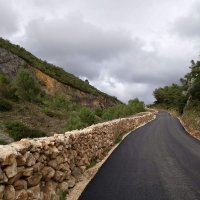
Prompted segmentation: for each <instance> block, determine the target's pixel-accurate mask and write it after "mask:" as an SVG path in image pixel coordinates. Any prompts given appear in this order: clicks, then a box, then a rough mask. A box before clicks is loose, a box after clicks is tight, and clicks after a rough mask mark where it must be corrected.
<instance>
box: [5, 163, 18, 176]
mask: <svg viewBox="0 0 200 200" xmlns="http://www.w3.org/2000/svg"><path fill="white" fill-rule="evenodd" d="M4 171H5V173H6V175H7V177H8V178H11V177H13V176H15V175H16V174H17V162H16V160H14V162H13V163H12V165H9V166H8V167H6V168H5V169H4Z"/></svg>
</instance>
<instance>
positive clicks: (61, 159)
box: [56, 156, 64, 165]
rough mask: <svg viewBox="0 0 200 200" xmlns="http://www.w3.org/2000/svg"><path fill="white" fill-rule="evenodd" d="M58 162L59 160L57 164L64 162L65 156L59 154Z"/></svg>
mask: <svg viewBox="0 0 200 200" xmlns="http://www.w3.org/2000/svg"><path fill="white" fill-rule="evenodd" d="M56 162H57V165H60V164H61V163H63V162H64V158H63V157H62V156H57V157H56Z"/></svg>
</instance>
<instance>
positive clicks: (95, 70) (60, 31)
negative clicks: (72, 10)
mask: <svg viewBox="0 0 200 200" xmlns="http://www.w3.org/2000/svg"><path fill="white" fill-rule="evenodd" d="M39 22H40V23H39ZM26 29H27V32H26V38H28V41H25V42H24V45H26V46H27V47H28V48H29V49H31V50H32V51H33V52H34V53H36V54H37V55H40V56H42V57H43V58H45V59H47V60H50V61H53V62H56V64H58V65H61V66H62V67H64V68H65V69H66V70H69V71H70V72H72V73H75V74H77V75H79V76H89V77H90V78H93V76H95V75H98V74H99V71H100V70H101V68H102V67H103V66H104V62H105V61H108V60H111V59H112V58H114V57H118V56H120V54H123V53H125V52H128V51H129V50H131V49H132V48H133V41H132V39H131V37H130V36H129V35H128V33H126V32H121V31H119V30H113V31H104V30H102V29H101V28H98V27H96V26H95V25H92V24H90V23H88V22H85V21H84V20H83V19H82V18H81V16H79V15H78V16H77V15H75V14H71V15H70V16H67V17H66V18H64V19H51V20H45V19H38V20H34V21H31V22H30V23H29V24H28V25H27V28H26ZM27 44H28V45H27ZM136 45H137V44H136Z"/></svg>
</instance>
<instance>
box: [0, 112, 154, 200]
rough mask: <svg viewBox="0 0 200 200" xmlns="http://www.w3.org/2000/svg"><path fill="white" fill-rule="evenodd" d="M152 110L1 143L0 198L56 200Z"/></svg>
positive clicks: (147, 117)
mask: <svg viewBox="0 0 200 200" xmlns="http://www.w3.org/2000/svg"><path fill="white" fill-rule="evenodd" d="M154 116H155V115H154V113H150V112H149V113H144V114H143V115H141V116H137V117H130V118H122V119H117V120H113V121H109V122H105V123H101V124H97V125H93V126H90V127H88V128H86V129H83V130H76V131H72V132H66V133H65V134H59V135H58V134H56V135H54V136H51V137H45V138H40V139H23V140H21V141H18V142H15V143H12V144H10V145H0V199H5V200H14V199H17V200H32V199H34V200H40V199H41V200H59V192H60V191H61V190H62V191H64V192H68V190H69V189H70V188H73V187H74V186H75V184H76V183H77V182H78V181H79V179H80V177H81V175H82V174H83V173H84V171H85V170H87V168H88V167H89V166H90V165H91V163H92V162H94V161H95V162H98V161H100V160H102V159H103V158H104V157H105V155H106V154H107V152H108V151H109V150H110V149H111V147H112V146H113V145H114V143H115V140H116V138H117V137H118V136H119V135H121V134H125V133H127V132H128V131H130V130H132V129H134V128H136V127H138V126H140V125H141V124H143V123H147V122H148V121H150V120H151V119H153V117H154Z"/></svg>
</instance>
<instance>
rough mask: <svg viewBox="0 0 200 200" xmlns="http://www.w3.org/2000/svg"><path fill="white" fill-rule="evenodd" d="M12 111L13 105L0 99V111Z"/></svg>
mask: <svg viewBox="0 0 200 200" xmlns="http://www.w3.org/2000/svg"><path fill="white" fill-rule="evenodd" d="M10 110H12V105H11V104H10V103H9V102H8V101H6V100H5V99H0V111H10Z"/></svg>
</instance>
